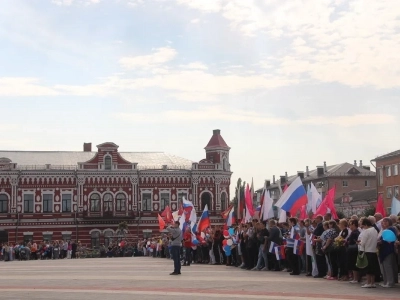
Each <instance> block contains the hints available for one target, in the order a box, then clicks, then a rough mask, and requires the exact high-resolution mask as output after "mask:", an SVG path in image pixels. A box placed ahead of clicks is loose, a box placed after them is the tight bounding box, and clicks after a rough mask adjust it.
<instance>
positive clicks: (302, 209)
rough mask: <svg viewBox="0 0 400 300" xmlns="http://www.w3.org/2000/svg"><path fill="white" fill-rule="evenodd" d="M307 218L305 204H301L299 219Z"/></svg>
mask: <svg viewBox="0 0 400 300" xmlns="http://www.w3.org/2000/svg"><path fill="white" fill-rule="evenodd" d="M305 219H307V205H303V206H302V207H301V211H300V220H305Z"/></svg>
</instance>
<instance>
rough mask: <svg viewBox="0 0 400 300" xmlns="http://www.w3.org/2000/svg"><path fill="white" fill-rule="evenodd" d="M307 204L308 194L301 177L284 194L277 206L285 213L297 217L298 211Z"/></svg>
mask: <svg viewBox="0 0 400 300" xmlns="http://www.w3.org/2000/svg"><path fill="white" fill-rule="evenodd" d="M306 204H307V193H306V190H305V189H304V186H303V184H302V182H301V179H300V177H297V178H296V179H295V180H294V181H293V182H292V184H291V185H290V186H289V187H288V188H287V189H286V191H284V192H283V195H282V196H281V198H280V199H279V200H278V202H276V204H275V206H277V207H280V208H282V209H283V210H285V211H290V213H291V215H293V216H294V215H296V213H297V211H299V210H300V209H301V207H302V206H303V205H306Z"/></svg>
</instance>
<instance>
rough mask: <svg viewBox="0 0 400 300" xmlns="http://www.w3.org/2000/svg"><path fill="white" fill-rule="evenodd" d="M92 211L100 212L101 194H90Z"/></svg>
mask: <svg viewBox="0 0 400 300" xmlns="http://www.w3.org/2000/svg"><path fill="white" fill-rule="evenodd" d="M90 211H91V212H99V211H100V195H99V194H92V195H91V196H90Z"/></svg>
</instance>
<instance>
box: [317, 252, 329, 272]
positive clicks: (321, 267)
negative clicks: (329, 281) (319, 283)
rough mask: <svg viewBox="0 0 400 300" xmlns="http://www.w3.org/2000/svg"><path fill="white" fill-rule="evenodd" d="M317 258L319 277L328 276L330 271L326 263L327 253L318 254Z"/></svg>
mask: <svg viewBox="0 0 400 300" xmlns="http://www.w3.org/2000/svg"><path fill="white" fill-rule="evenodd" d="M315 258H316V261H317V268H318V276H319V277H324V276H326V273H327V272H328V268H327V265H326V259H325V255H316V256H315Z"/></svg>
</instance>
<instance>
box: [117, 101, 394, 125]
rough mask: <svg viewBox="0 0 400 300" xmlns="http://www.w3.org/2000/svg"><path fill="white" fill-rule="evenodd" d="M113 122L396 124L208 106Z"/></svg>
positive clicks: (373, 117) (384, 119)
mask: <svg viewBox="0 0 400 300" xmlns="http://www.w3.org/2000/svg"><path fill="white" fill-rule="evenodd" d="M113 116H114V117H115V118H117V119H120V120H124V121H127V122H133V123H142V122H146V123H148V122H153V123H181V122H186V123H196V122H204V121H228V122H239V123H251V124H261V125H281V126H282V125H287V126H296V125H315V126H322V125H326V126H329V125H332V126H335V127H355V126H364V125H384V124H395V123H397V121H396V119H395V117H394V116H392V115H390V114H364V115H363V114H359V115H357V114H356V115H347V116H336V117H327V116H326V117H319V116H316V117H313V116H311V117H308V118H305V119H299V120H291V119H289V118H279V117H275V116H273V115H269V114H266V113H259V112H255V111H246V110H232V109H229V108H227V107H226V106H211V107H203V108H198V109H193V110H166V111H162V112H160V113H117V114H114V115H113Z"/></svg>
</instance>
